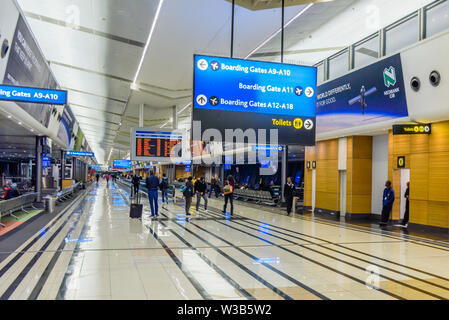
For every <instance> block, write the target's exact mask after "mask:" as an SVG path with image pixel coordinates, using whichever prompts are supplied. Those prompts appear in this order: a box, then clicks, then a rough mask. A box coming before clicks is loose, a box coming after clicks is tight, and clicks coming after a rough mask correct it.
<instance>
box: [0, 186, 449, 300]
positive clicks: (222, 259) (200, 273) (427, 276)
mask: <svg viewBox="0 0 449 320" xmlns="http://www.w3.org/2000/svg"><path fill="white" fill-rule="evenodd" d="M127 198H128V194H127V192H126V191H125V190H123V189H120V188H119V187H118V186H117V187H116V186H113V185H112V186H111V187H110V188H106V185H105V184H100V186H98V187H97V186H93V188H92V189H90V190H88V191H87V194H86V197H83V198H81V199H80V200H79V201H76V202H75V203H74V204H73V205H72V206H70V207H69V208H68V210H66V211H65V212H62V213H61V216H60V217H55V220H54V223H53V224H52V225H51V226H50V227H48V230H44V231H43V232H41V233H40V234H39V235H35V236H34V237H32V238H31V239H29V240H27V241H26V242H25V243H24V244H23V246H22V247H21V248H20V249H19V250H18V251H16V252H13V253H11V255H10V256H9V257H8V258H7V259H6V260H5V261H3V262H2V263H1V264H0V277H1V279H0V298H1V299H45V300H53V299H81V300H96V299H101V300H109V299H132V300H140V299H150V300H164V299H176V300H182V299H185V300H189V299H270V300H271V299H276V300H277V299H281V300H282V299H298V300H315V299H340V300H341V299H345V300H349V299H351V300H352V299H356V300H360V299H375V300H384V299H393V300H394V299H449V268H448V266H449V248H447V247H445V246H440V245H439V244H438V243H434V244H429V243H424V242H420V241H408V240H407V239H404V238H402V237H401V236H391V235H389V236H386V235H382V234H379V233H378V232H377V230H372V231H370V230H369V229H364V230H358V229H356V228H346V227H343V226H338V225H332V224H329V223H326V222H321V221H311V220H310V219H302V218H300V217H299V218H298V217H294V218H292V217H285V216H281V215H279V214H273V213H270V212H268V211H264V210H261V208H260V207H258V208H249V207H247V206H240V205H239V204H238V203H236V215H235V216H234V217H233V218H232V219H231V218H230V217H229V216H224V215H223V214H222V213H221V212H220V210H219V209H220V208H221V207H222V202H220V201H219V200H215V199H214V200H210V207H209V211H208V212H205V211H204V210H202V209H200V210H199V211H198V212H195V210H193V211H192V213H193V214H194V215H193V216H192V217H191V218H190V219H187V220H186V217H185V215H184V214H183V212H184V208H183V204H182V202H179V203H178V204H176V205H174V204H172V203H170V205H167V206H166V207H164V208H162V205H161V206H160V207H161V208H160V219H159V220H158V221H152V220H151V219H150V217H149V208H148V201H147V200H146V198H143V199H144V211H145V213H144V216H143V219H142V221H140V220H131V219H129V217H128V215H129V207H128V206H129V202H128V200H127ZM375 231H376V232H375Z"/></svg>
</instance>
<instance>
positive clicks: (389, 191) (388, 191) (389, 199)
mask: <svg viewBox="0 0 449 320" xmlns="http://www.w3.org/2000/svg"><path fill="white" fill-rule="evenodd" d="M382 203H383V208H382V221H381V222H380V225H381V226H386V225H387V224H388V221H389V220H390V213H391V210H393V204H394V190H393V188H392V187H391V181H387V182H386V183H385V190H384V195H383V202H382Z"/></svg>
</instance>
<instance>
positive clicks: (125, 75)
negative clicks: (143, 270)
mask: <svg viewBox="0 0 449 320" xmlns="http://www.w3.org/2000/svg"><path fill="white" fill-rule="evenodd" d="M366 1H368V0H335V1H331V2H321V3H317V4H315V5H314V6H312V7H311V8H310V9H309V10H308V11H306V12H305V13H304V14H303V15H302V16H301V17H299V18H298V19H296V20H295V21H294V22H293V23H292V24H291V25H290V26H289V27H288V28H287V29H286V32H285V39H286V43H285V48H286V50H287V51H288V50H290V49H294V50H301V48H302V47H301V43H303V42H305V41H306V40H309V37H310V35H311V34H312V33H314V32H315V31H316V30H318V29H320V28H322V26H323V25H329V24H330V23H332V21H333V20H334V18H335V17H336V16H338V14H339V13H340V12H344V11H351V8H352V6H354V5H355V4H356V3H363V2H366ZM371 1H372V0H371ZM18 2H19V4H20V6H21V8H22V10H23V11H24V13H25V15H26V17H27V18H28V21H29V23H30V25H31V28H32V31H33V32H34V34H35V36H36V38H37V40H38V43H39V44H40V46H41V47H42V49H43V51H44V54H45V56H46V58H47V60H49V61H50V65H51V67H52V69H53V72H54V74H55V76H56V78H57V80H58V82H59V83H60V85H61V86H62V87H64V88H66V89H68V90H69V103H70V104H71V107H72V109H73V112H74V114H75V116H76V118H77V120H78V122H79V123H80V127H81V129H82V131H83V133H84V134H85V136H86V138H87V140H88V143H89V145H90V146H91V147H92V149H93V151H94V152H95V154H96V157H97V161H98V162H99V163H106V162H107V160H108V157H109V154H110V151H111V149H112V148H113V149H114V151H113V152H112V155H111V159H113V158H118V157H123V156H124V155H126V153H127V152H129V149H130V148H129V142H130V140H129V132H130V128H131V127H133V126H137V125H138V116H139V105H141V104H144V105H145V125H146V126H152V127H160V126H161V125H163V124H166V123H167V122H168V124H167V127H169V126H171V123H170V122H169V121H170V118H171V117H172V108H171V107H172V106H174V105H178V106H179V107H180V108H182V107H183V106H185V105H187V104H188V103H189V102H190V101H191V95H192V79H193V65H192V61H193V54H195V53H197V54H209V55H219V56H229V54H230V39H231V36H230V23H231V3H230V2H229V1H226V0H165V1H164V2H163V6H162V9H161V13H160V17H159V20H158V21H157V24H156V26H155V30H154V34H153V38H152V41H151V44H150V46H149V50H148V51H147V54H146V56H145V59H144V62H143V65H142V69H141V72H140V74H139V76H138V79H137V83H138V85H139V87H140V91H131V90H130V85H131V83H132V81H133V79H134V77H135V75H136V71H137V68H138V65H139V61H140V59H141V56H142V54H143V47H144V45H145V43H146V41H147V38H148V34H149V31H150V28H151V25H152V23H153V20H154V16H155V13H156V9H157V6H158V3H159V0H127V1H124V0H39V1H36V0H18ZM305 7H306V5H296V6H291V7H287V8H286V17H285V21H286V22H287V21H289V20H290V19H292V18H293V17H294V16H296V15H297V14H298V13H299V12H301V11H302V10H303V9H304V8H305ZM235 13H236V15H235V51H234V53H235V55H234V56H235V57H237V58H244V57H246V56H247V55H248V53H250V52H251V51H253V50H254V49H255V48H256V47H258V46H259V45H260V44H261V43H262V42H263V41H264V40H266V39H267V38H268V37H269V36H271V35H272V34H273V33H275V32H276V31H278V30H279V29H280V25H281V10H280V9H267V10H258V11H251V10H248V9H245V8H243V7H239V6H238V7H237V8H236V12H235ZM360 14H363V13H360ZM398 18H400V17H398ZM74 22H75V23H79V27H78V26H76V25H75V26H74V25H73V23H74ZM333 27H334V28H335V29H336V30H337V29H338V27H339V26H338V25H335V26H333ZM354 28H357V26H354ZM342 32H345V30H342ZM314 40H315V41H317V39H314ZM349 40H350V36H348V37H346V39H344V40H341V41H340V42H339V43H337V44H334V43H333V46H334V47H335V46H338V45H341V46H345V45H347V43H346V42H347V41H349ZM356 40H359V39H354V41H356ZM318 43H319V41H318ZM279 48H280V35H278V36H276V37H274V38H273V39H272V40H271V41H269V42H268V43H267V44H266V45H264V46H263V47H262V48H261V49H260V50H259V51H258V52H257V53H258V54H260V53H265V54H267V53H268V56H265V57H260V56H257V54H256V56H254V57H253V58H254V59H261V60H271V61H279V51H280V50H279ZM326 48H327V43H326V42H325V41H324V42H322V43H319V45H315V46H314V48H313V49H314V50H316V51H317V52H319V54H318V55H317V57H318V58H319V57H320V56H322V55H323V54H327V53H328V51H329V49H326ZM307 49H310V48H307ZM301 58H302V56H301V55H299V56H295V55H292V56H289V55H287V56H286V61H287V62H296V63H300V62H303V63H304V62H305V63H309V64H312V63H315V62H317V61H315V60H314V59H313V56H312V57H311V55H310V54H308V55H307V61H301V60H300V59H301ZM125 107H126V109H125ZM125 110H126V112H125ZM190 111H191V109H190V108H187V109H186V110H185V111H184V112H183V113H182V114H181V115H180V121H181V123H180V126H181V127H189V124H190Z"/></svg>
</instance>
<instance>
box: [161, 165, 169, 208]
mask: <svg viewBox="0 0 449 320" xmlns="http://www.w3.org/2000/svg"><path fill="white" fill-rule="evenodd" d="M160 189H161V193H162V203H166V204H168V178H167V175H166V174H165V173H164V174H163V175H162V180H161V185H160Z"/></svg>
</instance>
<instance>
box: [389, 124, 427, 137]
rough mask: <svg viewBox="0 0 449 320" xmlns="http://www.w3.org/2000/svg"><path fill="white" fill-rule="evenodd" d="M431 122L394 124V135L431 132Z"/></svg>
mask: <svg viewBox="0 0 449 320" xmlns="http://www.w3.org/2000/svg"><path fill="white" fill-rule="evenodd" d="M431 133H432V125H431V124H398V125H394V126H393V135H405V134H431Z"/></svg>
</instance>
